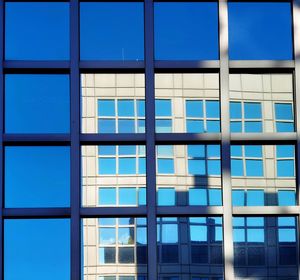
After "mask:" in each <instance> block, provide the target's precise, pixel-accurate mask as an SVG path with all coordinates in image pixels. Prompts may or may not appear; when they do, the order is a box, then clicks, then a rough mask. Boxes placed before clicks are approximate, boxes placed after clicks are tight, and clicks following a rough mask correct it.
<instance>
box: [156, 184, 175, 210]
mask: <svg viewBox="0 0 300 280" xmlns="http://www.w3.org/2000/svg"><path fill="white" fill-rule="evenodd" d="M157 196H158V197H157V198H158V202H157V204H158V205H159V206H172V205H176V192H175V189H174V188H158V190H157Z"/></svg>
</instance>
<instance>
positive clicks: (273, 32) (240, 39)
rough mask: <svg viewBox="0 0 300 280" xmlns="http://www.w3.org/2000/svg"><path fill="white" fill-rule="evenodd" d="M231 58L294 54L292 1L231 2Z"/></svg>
mask: <svg viewBox="0 0 300 280" xmlns="http://www.w3.org/2000/svg"><path fill="white" fill-rule="evenodd" d="M228 18H229V57H230V59H237V60H242V59H246V60H247V59H248V60H252V59H254V60H255V59H256V60H259V59H263V60H272V59H278V60H284V59H286V60H289V59H292V57H293V48H292V27H291V22H292V20H291V4H290V3H265V2H263V3H258V2H253V3H229V5H228Z"/></svg>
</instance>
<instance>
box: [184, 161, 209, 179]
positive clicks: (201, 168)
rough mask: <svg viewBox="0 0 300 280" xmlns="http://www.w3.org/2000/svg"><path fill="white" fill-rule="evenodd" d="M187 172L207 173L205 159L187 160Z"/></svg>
mask: <svg viewBox="0 0 300 280" xmlns="http://www.w3.org/2000/svg"><path fill="white" fill-rule="evenodd" d="M188 173H189V174H191V175H207V172H206V164H205V160H196V159H189V160H188Z"/></svg>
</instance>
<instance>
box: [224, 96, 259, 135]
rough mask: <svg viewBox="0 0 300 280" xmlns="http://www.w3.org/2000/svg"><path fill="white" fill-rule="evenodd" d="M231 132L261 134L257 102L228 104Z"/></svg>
mask: <svg viewBox="0 0 300 280" xmlns="http://www.w3.org/2000/svg"><path fill="white" fill-rule="evenodd" d="M230 130H231V132H262V130H263V128H262V109H261V103H259V102H236V101H234V102H233V101H232V102H230Z"/></svg>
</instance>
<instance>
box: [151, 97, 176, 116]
mask: <svg viewBox="0 0 300 280" xmlns="http://www.w3.org/2000/svg"><path fill="white" fill-rule="evenodd" d="M171 105H172V103H171V100H170V99H156V100H155V116H156V117H170V116H172V108H171Z"/></svg>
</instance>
